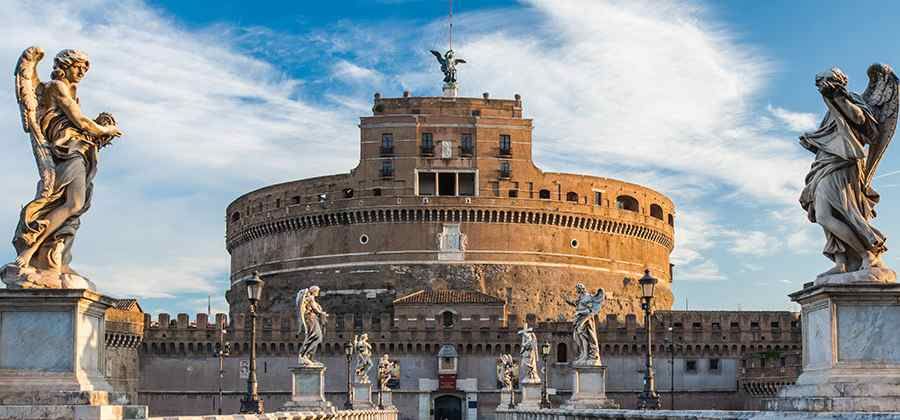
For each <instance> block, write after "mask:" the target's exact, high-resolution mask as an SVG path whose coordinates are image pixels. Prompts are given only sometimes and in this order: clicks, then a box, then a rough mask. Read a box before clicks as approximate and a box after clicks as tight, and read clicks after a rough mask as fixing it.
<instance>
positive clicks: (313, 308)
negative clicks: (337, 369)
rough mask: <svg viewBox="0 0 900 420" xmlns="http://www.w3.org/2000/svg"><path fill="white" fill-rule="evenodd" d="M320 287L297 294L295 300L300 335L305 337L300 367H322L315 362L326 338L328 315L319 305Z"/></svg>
mask: <svg viewBox="0 0 900 420" xmlns="http://www.w3.org/2000/svg"><path fill="white" fill-rule="evenodd" d="M318 297H319V286H311V287H309V288H307V289H302V290H300V291H299V292H297V298H296V300H295V303H296V307H297V318H298V321H299V322H297V324H298V325H299V327H300V330H299V332H298V333H299V335H300V337H303V343H302V344H300V355H299V356H298V362H299V364H300V366H322V363H320V362H316V361H315V360H313V358H314V357H315V354H316V350H317V349H318V348H319V344H322V339H323V338H324V336H325V319H326V318H327V317H328V314H327V313H326V312H325V310H323V309H322V306H321V305H319V302H318V301H317V298H318Z"/></svg>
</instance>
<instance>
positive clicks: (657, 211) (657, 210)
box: [650, 204, 663, 220]
mask: <svg viewBox="0 0 900 420" xmlns="http://www.w3.org/2000/svg"><path fill="white" fill-rule="evenodd" d="M650 216H653V217H655V218H657V219H659V220H663V210H662V207H660V206H659V204H651V205H650Z"/></svg>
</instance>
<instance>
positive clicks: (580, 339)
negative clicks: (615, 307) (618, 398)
mask: <svg viewBox="0 0 900 420" xmlns="http://www.w3.org/2000/svg"><path fill="white" fill-rule="evenodd" d="M575 293H576V296H575V300H574V301H572V300H569V299H566V303H568V304H569V305H571V306H574V307H575V318H574V319H572V327H573V330H572V339H573V340H574V341H575V345H576V347H578V357H576V358H575V360H574V361H573V362H572V366H601V365H602V363H601V362H600V343H599V342H598V341H597V322H596V316H597V314H599V313H600V310H601V309H602V308H603V300H604V299H605V293H604V292H603V289H602V288H599V289H597V293H595V294H590V293H588V292H587V289H586V288H585V287H584V284H582V283H578V284H577V285H575Z"/></svg>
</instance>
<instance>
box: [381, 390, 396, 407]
mask: <svg viewBox="0 0 900 420" xmlns="http://www.w3.org/2000/svg"><path fill="white" fill-rule="evenodd" d="M378 398H379V400H378V408H379V409H383V410H391V409H393V408H394V397H393V394H392V393H391V390H390V389H382V390H381V391H379V394H378Z"/></svg>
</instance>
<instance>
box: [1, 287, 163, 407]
mask: <svg viewBox="0 0 900 420" xmlns="http://www.w3.org/2000/svg"><path fill="white" fill-rule="evenodd" d="M113 303H114V300H113V299H111V298H109V297H106V296H103V295H101V294H98V293H96V292H93V291H90V290H83V289H15V290H11V289H0V419H29V418H53V419H75V418H78V419H122V418H146V416H147V408H146V407H141V406H126V405H125V404H127V401H126V397H125V394H124V393H117V392H112V387H111V386H110V385H109V383H107V381H106V378H105V371H106V368H105V360H106V337H105V336H106V324H105V322H104V315H105V313H106V310H107V309H108V308H109V307H110V306H111V305H112V304H113ZM51 414H52V415H51ZM125 416H127V417H125Z"/></svg>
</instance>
